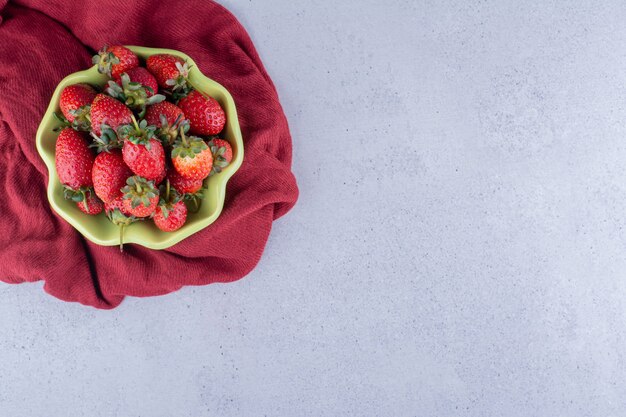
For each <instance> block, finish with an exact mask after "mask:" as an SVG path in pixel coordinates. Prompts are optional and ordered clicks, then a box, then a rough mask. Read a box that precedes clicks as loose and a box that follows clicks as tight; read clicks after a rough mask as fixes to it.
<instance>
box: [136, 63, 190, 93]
mask: <svg viewBox="0 0 626 417" xmlns="http://www.w3.org/2000/svg"><path fill="white" fill-rule="evenodd" d="M146 68H148V71H150V72H151V73H152V75H154V77H155V78H156V80H157V82H158V83H159V87H161V88H172V89H173V90H179V89H184V88H186V86H187V83H186V80H187V77H188V75H189V68H188V67H187V64H186V63H185V61H184V60H183V59H182V58H179V57H177V56H174V55H169V54H158V55H152V56H150V57H148V59H147V60H146ZM169 80H172V81H169Z"/></svg>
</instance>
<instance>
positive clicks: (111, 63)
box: [92, 45, 139, 78]
mask: <svg viewBox="0 0 626 417" xmlns="http://www.w3.org/2000/svg"><path fill="white" fill-rule="evenodd" d="M92 62H93V63H94V64H95V65H98V72H100V73H101V74H107V75H108V76H109V77H111V78H117V77H119V76H120V75H122V73H123V72H127V71H129V70H131V69H133V68H135V67H138V66H139V58H137V55H135V54H134V53H133V51H131V50H130V49H128V48H125V47H123V46H120V45H113V46H109V47H107V46H104V47H103V48H102V49H101V50H100V51H99V52H98V53H97V54H96V55H94V56H93V58H92Z"/></svg>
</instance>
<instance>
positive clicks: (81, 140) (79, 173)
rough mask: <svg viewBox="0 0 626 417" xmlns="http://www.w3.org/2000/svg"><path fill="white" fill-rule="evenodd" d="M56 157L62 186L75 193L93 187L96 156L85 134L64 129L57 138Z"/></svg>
mask: <svg viewBox="0 0 626 417" xmlns="http://www.w3.org/2000/svg"><path fill="white" fill-rule="evenodd" d="M54 157H55V165H56V170H57V174H58V175H59V180H60V181H61V184H63V185H65V186H66V187H67V188H70V189H72V190H75V191H77V190H79V189H81V188H87V187H91V186H92V185H93V182H92V180H91V168H92V166H93V161H94V155H93V153H92V152H91V149H89V144H88V143H87V139H86V138H85V135H84V134H83V133H81V132H77V131H76V130H74V129H71V128H65V129H63V130H62V131H61V133H60V134H59V137H58V138H57V142H56V151H55V155H54ZM78 201H80V200H78Z"/></svg>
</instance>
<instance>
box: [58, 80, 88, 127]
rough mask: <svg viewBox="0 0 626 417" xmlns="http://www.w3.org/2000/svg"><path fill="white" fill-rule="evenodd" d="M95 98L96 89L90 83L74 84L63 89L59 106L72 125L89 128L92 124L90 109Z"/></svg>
mask: <svg viewBox="0 0 626 417" xmlns="http://www.w3.org/2000/svg"><path fill="white" fill-rule="evenodd" d="M94 98H96V90H94V89H93V87H92V86H90V85H89V84H74V85H69V86H67V87H65V88H64V89H63V91H62V92H61V97H60V99H59V107H60V108H61V112H62V113H63V116H65V118H66V119H67V121H68V122H69V123H70V124H71V125H72V127H74V128H76V129H79V130H88V129H89V127H90V126H91V122H90V121H89V111H90V109H91V102H92V101H93V99H94Z"/></svg>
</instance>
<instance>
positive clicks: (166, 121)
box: [145, 101, 185, 144]
mask: <svg viewBox="0 0 626 417" xmlns="http://www.w3.org/2000/svg"><path fill="white" fill-rule="evenodd" d="M145 119H146V121H147V122H148V124H150V125H153V126H157V131H156V134H157V136H158V137H159V139H161V142H162V143H164V144H172V143H174V141H175V140H176V138H177V137H178V128H179V127H180V124H181V123H182V122H183V121H184V119H185V114H184V113H183V111H182V110H181V109H180V107H178V106H177V105H175V104H172V103H170V102H169V101H162V102H161V103H157V104H154V105H152V106H149V107H148V110H147V111H146V115H145Z"/></svg>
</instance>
